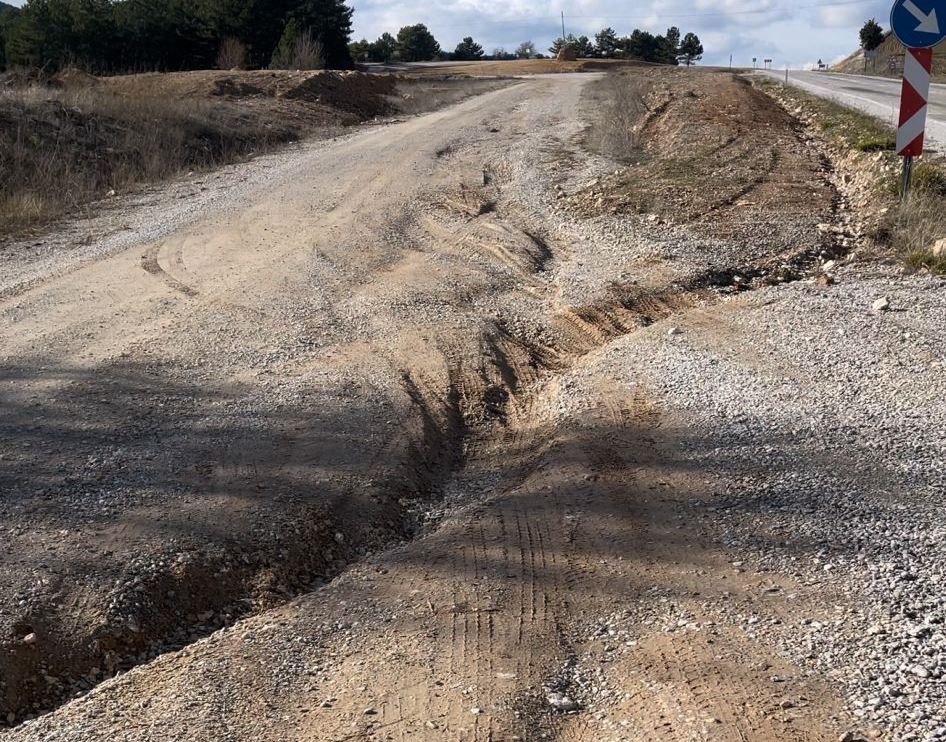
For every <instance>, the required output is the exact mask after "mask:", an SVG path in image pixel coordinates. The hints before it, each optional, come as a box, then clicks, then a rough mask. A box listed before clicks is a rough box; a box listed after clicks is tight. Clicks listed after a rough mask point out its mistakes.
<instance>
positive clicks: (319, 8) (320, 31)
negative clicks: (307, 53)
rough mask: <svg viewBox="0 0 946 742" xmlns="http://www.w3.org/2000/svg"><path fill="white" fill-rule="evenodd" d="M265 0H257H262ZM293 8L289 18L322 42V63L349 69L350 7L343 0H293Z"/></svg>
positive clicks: (332, 67) (334, 67) (329, 66)
mask: <svg viewBox="0 0 946 742" xmlns="http://www.w3.org/2000/svg"><path fill="white" fill-rule="evenodd" d="M265 1H266V0H261V2H265ZM295 2H296V8H295V10H293V11H292V12H291V13H290V18H291V19H295V20H297V21H298V22H299V25H300V26H301V27H302V28H304V29H306V30H307V31H308V33H309V34H311V35H312V37H313V38H314V39H316V40H318V43H320V44H321V45H322V53H323V55H324V58H325V66H326V67H328V68H330V69H350V68H351V66H352V61H351V55H350V54H349V52H348V42H349V40H350V39H351V18H352V13H353V11H352V9H351V8H349V7H348V6H347V5H346V4H345V2H344V0H302V1H301V2H299V1H298V0H295Z"/></svg>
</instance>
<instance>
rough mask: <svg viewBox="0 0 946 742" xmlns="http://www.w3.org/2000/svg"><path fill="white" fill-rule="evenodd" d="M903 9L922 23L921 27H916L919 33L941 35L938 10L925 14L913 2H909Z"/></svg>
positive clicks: (908, 0) (911, 0)
mask: <svg viewBox="0 0 946 742" xmlns="http://www.w3.org/2000/svg"><path fill="white" fill-rule="evenodd" d="M903 7H904V8H905V9H906V10H907V11H908V12H909V13H910V15H912V16H913V17H914V18H916V19H917V20H918V21H919V22H920V25H919V26H917V27H916V30H917V31H921V32H922V33H931V34H936V35H939V20H938V19H937V18H936V8H933V9H932V10H931V11H930V12H929V13H924V12H923V11H922V10H920V9H919V8H918V7H917V6H916V3H915V2H913V0H907V1H906V2H905V3H904V4H903Z"/></svg>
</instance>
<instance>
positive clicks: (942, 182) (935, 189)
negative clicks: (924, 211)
mask: <svg viewBox="0 0 946 742" xmlns="http://www.w3.org/2000/svg"><path fill="white" fill-rule="evenodd" d="M913 190H914V192H915V193H921V194H926V195H929V196H937V197H939V198H943V197H946V170H943V168H942V167H940V166H938V165H936V164H934V163H932V162H920V163H917V164H916V166H914V168H913Z"/></svg>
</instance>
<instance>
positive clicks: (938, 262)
mask: <svg viewBox="0 0 946 742" xmlns="http://www.w3.org/2000/svg"><path fill="white" fill-rule="evenodd" d="M904 262H905V263H906V264H907V265H908V266H910V267H911V268H913V270H917V271H919V270H923V269H924V268H925V269H926V270H928V271H929V272H930V273H935V274H936V275H939V276H946V253H941V254H939V255H933V251H932V250H915V251H913V252H911V253H909V254H908V255H907V256H906V257H905V258H904Z"/></svg>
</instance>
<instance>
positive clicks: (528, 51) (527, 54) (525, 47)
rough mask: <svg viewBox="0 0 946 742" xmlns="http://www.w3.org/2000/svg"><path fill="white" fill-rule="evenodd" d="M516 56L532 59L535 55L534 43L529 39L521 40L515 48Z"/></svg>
mask: <svg viewBox="0 0 946 742" xmlns="http://www.w3.org/2000/svg"><path fill="white" fill-rule="evenodd" d="M516 56H517V57H519V59H532V57H534V56H535V44H533V43H532V42H531V41H523V42H522V43H521V44H519V46H518V47H517V48H516Z"/></svg>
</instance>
